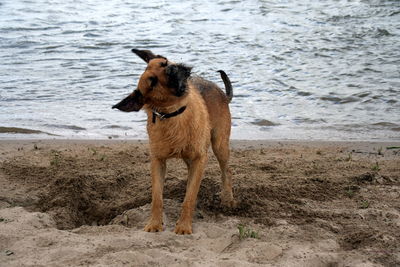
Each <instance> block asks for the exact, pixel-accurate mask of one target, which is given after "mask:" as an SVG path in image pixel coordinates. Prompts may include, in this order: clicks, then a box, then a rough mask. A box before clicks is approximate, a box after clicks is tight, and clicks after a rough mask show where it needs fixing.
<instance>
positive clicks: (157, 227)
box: [144, 221, 163, 233]
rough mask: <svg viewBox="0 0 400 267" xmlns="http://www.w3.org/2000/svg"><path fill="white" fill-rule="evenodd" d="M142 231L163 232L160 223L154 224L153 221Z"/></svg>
mask: <svg viewBox="0 0 400 267" xmlns="http://www.w3.org/2000/svg"><path fill="white" fill-rule="evenodd" d="M144 230H145V231H146V232H151V233H154V232H162V230H163V225H162V222H155V221H149V223H148V224H147V225H146V226H145V227H144Z"/></svg>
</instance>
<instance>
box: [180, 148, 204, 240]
mask: <svg viewBox="0 0 400 267" xmlns="http://www.w3.org/2000/svg"><path fill="white" fill-rule="evenodd" d="M206 161H207V156H206V155H204V156H201V157H199V158H197V159H195V160H193V161H190V162H189V161H187V162H186V163H187V165H188V170H189V175H188V181H187V186H186V195H185V199H184V200H183V206H182V213H181V216H180V217H179V220H178V222H177V223H176V227H175V233H177V234H181V235H185V234H191V233H192V217H193V211H194V208H195V205H196V199H197V194H198V193H199V189H200V183H201V179H202V177H203V172H204V167H205V165H206Z"/></svg>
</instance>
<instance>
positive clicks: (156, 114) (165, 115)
mask: <svg viewBox="0 0 400 267" xmlns="http://www.w3.org/2000/svg"><path fill="white" fill-rule="evenodd" d="M185 109H186V106H183V107H181V108H180V109H178V110H177V111H174V112H172V113H164V112H158V111H156V110H154V109H153V110H152V111H153V123H156V117H158V118H159V119H160V121H162V120H163V119H168V118H171V117H175V116H178V115H179V114H181V113H182V112H184V111H185Z"/></svg>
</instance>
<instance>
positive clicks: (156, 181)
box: [144, 158, 166, 232]
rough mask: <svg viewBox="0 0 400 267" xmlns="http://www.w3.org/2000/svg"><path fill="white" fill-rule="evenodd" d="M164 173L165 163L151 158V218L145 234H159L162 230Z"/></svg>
mask: <svg viewBox="0 0 400 267" xmlns="http://www.w3.org/2000/svg"><path fill="white" fill-rule="evenodd" d="M165 171H166V161H165V160H161V159H156V158H152V160H151V187H152V200H151V217H150V220H149V222H148V223H147V225H146V226H145V228H144V230H145V231H146V232H161V231H162V230H163V218H162V214H163V187H164V178H165Z"/></svg>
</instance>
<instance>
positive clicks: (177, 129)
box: [114, 49, 236, 234]
mask: <svg viewBox="0 0 400 267" xmlns="http://www.w3.org/2000/svg"><path fill="white" fill-rule="evenodd" d="M132 51H133V52H134V53H135V54H136V55H138V56H139V57H140V58H142V59H143V60H144V61H145V62H147V63H148V65H147V68H146V70H145V72H144V73H143V74H142V75H141V77H140V79H139V83H138V87H137V89H136V90H135V91H134V92H133V93H132V94H131V95H129V96H128V97H127V98H125V99H123V100H122V101H121V102H119V103H118V104H117V105H115V106H114V108H118V109H120V110H122V111H127V112H129V111H138V110H140V109H144V110H145V112H146V113H147V132H148V135H149V141H150V156H151V177H152V209H151V217H150V220H149V222H148V224H147V225H146V227H145V229H144V230H145V231H148V232H157V231H162V225H163V219H162V209H163V200H162V192H163V186H164V178H165V173H166V160H167V159H169V158H182V159H183V160H184V162H185V163H186V165H187V167H188V178H187V188H186V195H185V199H184V201H183V206H182V213H181V216H180V218H179V220H178V222H177V224H176V228H175V233H177V234H191V233H192V217H193V211H194V208H195V204H196V198H197V194H198V191H199V188H200V182H201V179H202V176H203V172H204V168H205V165H206V162H207V151H208V148H209V146H210V143H211V145H212V148H213V151H214V154H215V155H216V157H217V159H218V162H219V164H220V167H221V179H222V189H221V199H222V204H224V205H226V206H230V207H232V206H235V204H236V203H235V200H234V198H233V194H232V179H231V172H230V171H229V168H228V160H229V136H230V131H231V115H230V111H229V105H228V104H229V102H230V99H231V98H232V87H231V85H230V81H229V78H228V77H227V76H226V74H225V73H224V72H222V71H221V77H222V79H223V81H224V84H225V87H226V90H227V94H228V95H227V94H225V93H224V92H223V91H222V90H221V89H220V88H219V87H218V86H217V85H216V84H214V83H212V82H210V81H207V80H205V79H202V78H201V77H198V76H191V68H190V67H188V66H186V65H184V64H175V63H173V62H169V61H168V60H167V59H166V58H165V57H162V56H157V55H154V54H153V53H152V52H151V51H149V50H136V49H133V50H132ZM183 106H186V109H185V111H184V112H183V113H181V114H179V115H177V116H175V117H171V118H168V119H164V120H160V119H159V118H156V121H155V123H154V122H153V111H154V110H156V111H157V112H163V113H172V112H174V111H176V110H178V109H179V108H181V107H183Z"/></svg>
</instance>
